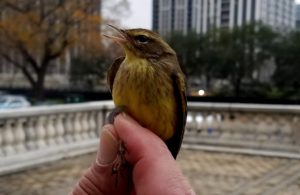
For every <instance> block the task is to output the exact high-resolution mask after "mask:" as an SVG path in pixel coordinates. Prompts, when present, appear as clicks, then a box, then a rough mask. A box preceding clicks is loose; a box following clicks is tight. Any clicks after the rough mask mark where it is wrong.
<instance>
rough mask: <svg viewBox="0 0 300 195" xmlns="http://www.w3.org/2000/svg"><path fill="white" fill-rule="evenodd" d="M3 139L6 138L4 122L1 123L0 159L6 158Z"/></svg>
mask: <svg viewBox="0 0 300 195" xmlns="http://www.w3.org/2000/svg"><path fill="white" fill-rule="evenodd" d="M3 137H4V129H3V125H2V121H0V158H1V157H2V156H4V151H3Z"/></svg>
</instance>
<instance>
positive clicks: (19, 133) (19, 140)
mask: <svg viewBox="0 0 300 195" xmlns="http://www.w3.org/2000/svg"><path fill="white" fill-rule="evenodd" d="M15 122H16V124H15V128H14V131H13V132H14V137H15V144H16V146H15V147H16V151H17V152H18V153H21V152H24V151H25V150H26V145H25V144H26V143H25V141H27V140H25V128H24V123H25V119H24V118H19V119H17V120H16V121H15Z"/></svg>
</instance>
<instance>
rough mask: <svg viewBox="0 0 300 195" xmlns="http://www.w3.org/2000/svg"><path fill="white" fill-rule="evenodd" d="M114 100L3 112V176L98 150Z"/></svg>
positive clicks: (0, 158)
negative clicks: (102, 131) (102, 130)
mask: <svg viewBox="0 0 300 195" xmlns="http://www.w3.org/2000/svg"><path fill="white" fill-rule="evenodd" d="M112 108H113V103H112V102H111V101H103V102H91V103H81V104H67V105H57V106H45V107H32V108H26V109H17V110H7V111H1V112H0V175H1V174H5V173H9V172H11V171H16V170H20V169H24V168H27V167H29V166H34V165H37V164H41V163H46V162H50V161H54V160H58V159H61V158H65V157H69V156H74V155H79V154H83V153H87V152H91V151H95V150H96V149H97V145H98V142H99V139H98V137H99V136H98V135H99V130H100V127H101V126H102V125H103V124H104V120H105V118H106V115H107V113H108V112H109V110H111V109H112Z"/></svg>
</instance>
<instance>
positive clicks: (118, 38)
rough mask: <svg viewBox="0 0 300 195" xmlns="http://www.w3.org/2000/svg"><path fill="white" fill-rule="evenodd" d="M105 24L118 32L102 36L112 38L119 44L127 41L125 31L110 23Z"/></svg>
mask: <svg viewBox="0 0 300 195" xmlns="http://www.w3.org/2000/svg"><path fill="white" fill-rule="evenodd" d="M107 26H109V27H110V28H112V29H114V30H116V31H117V32H118V33H119V36H111V35H103V36H105V37H107V38H109V39H112V40H113V41H115V42H117V43H120V44H123V43H126V42H127V41H128V40H127V38H126V37H127V35H126V32H125V31H124V30H122V29H119V28H117V27H115V26H113V25H111V24H107Z"/></svg>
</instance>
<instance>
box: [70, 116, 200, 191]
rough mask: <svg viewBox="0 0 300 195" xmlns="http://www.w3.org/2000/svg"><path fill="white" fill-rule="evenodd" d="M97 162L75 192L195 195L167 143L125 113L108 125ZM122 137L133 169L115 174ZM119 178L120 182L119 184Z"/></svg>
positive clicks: (103, 130) (83, 177)
mask: <svg viewBox="0 0 300 195" xmlns="http://www.w3.org/2000/svg"><path fill="white" fill-rule="evenodd" d="M100 139H101V141H100V147H99V150H98V153H97V157H96V160H95V162H94V163H92V165H91V166H90V168H89V169H88V170H87V172H86V173H85V174H84V175H83V176H82V177H81V178H80V180H79V181H78V184H77V185H76V186H75V187H74V189H73V191H72V192H71V193H70V194H73V195H99V194H100V195H106V194H107V195H110V194H115V195H118V194H125V195H126V194H128V195H151V194H155V195H160V194H164V195H177V194H178V195H194V194H195V192H194V191H193V189H192V187H191V185H190V184H189V182H188V181H187V179H186V178H185V177H184V175H183V174H182V172H181V170H180V168H179V166H178V165H177V163H176V161H175V160H174V158H173V157H172V155H171V153H170V152H169V150H168V148H167V146H166V145H165V143H164V142H163V141H162V140H161V139H160V138H159V137H158V136H157V135H155V134H154V133H152V132H151V131H149V130H148V129H145V128H143V127H141V126H140V125H139V124H138V123H137V122H136V121H134V120H133V119H132V118H131V117H129V116H128V115H125V114H124V113H122V114H120V115H118V116H117V117H116V118H115V121H114V124H113V125H111V124H109V125H105V126H104V127H103V129H102V133H101V138H100ZM120 140H122V141H123V142H124V144H125V147H126V154H125V158H126V160H127V161H128V163H129V164H130V165H129V166H130V168H129V167H127V168H124V169H122V170H121V171H120V173H119V175H112V166H113V164H114V162H115V160H116V158H117V152H118V147H119V143H120ZM116 177H118V182H117V185H116Z"/></svg>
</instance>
